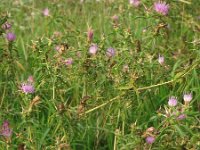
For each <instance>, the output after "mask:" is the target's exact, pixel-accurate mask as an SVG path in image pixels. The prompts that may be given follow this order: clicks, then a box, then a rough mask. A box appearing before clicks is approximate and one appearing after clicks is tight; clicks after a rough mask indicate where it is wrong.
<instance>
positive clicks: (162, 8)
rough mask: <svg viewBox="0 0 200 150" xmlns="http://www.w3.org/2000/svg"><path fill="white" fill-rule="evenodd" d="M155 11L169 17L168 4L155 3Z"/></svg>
mask: <svg viewBox="0 0 200 150" xmlns="http://www.w3.org/2000/svg"><path fill="white" fill-rule="evenodd" d="M154 10H155V11H156V12H157V13H160V14H162V15H167V14H168V12H169V5H168V4H166V2H155V3H154Z"/></svg>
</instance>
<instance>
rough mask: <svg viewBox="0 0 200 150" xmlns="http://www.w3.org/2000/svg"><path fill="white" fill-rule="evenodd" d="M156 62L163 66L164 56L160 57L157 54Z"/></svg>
mask: <svg viewBox="0 0 200 150" xmlns="http://www.w3.org/2000/svg"><path fill="white" fill-rule="evenodd" d="M158 62H159V64H161V65H163V64H164V62H165V58H164V56H161V55H160V54H159V57H158Z"/></svg>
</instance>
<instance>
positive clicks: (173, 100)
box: [168, 96, 177, 107]
mask: <svg viewBox="0 0 200 150" xmlns="http://www.w3.org/2000/svg"><path fill="white" fill-rule="evenodd" d="M168 105H169V106H173V107H174V106H176V105H177V99H176V97H174V96H172V97H170V98H169V101H168Z"/></svg>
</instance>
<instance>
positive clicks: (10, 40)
mask: <svg viewBox="0 0 200 150" xmlns="http://www.w3.org/2000/svg"><path fill="white" fill-rule="evenodd" d="M6 38H7V40H8V41H9V42H13V41H14V40H15V39H16V35H15V34H14V33H12V32H9V33H7V35H6Z"/></svg>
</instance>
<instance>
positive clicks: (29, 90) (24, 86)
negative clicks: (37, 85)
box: [21, 83, 35, 94]
mask: <svg viewBox="0 0 200 150" xmlns="http://www.w3.org/2000/svg"><path fill="white" fill-rule="evenodd" d="M21 90H22V91H23V92H24V93H25V94H29V93H34V92H35V89H34V87H33V85H32V84H30V83H23V84H22V85H21Z"/></svg>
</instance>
